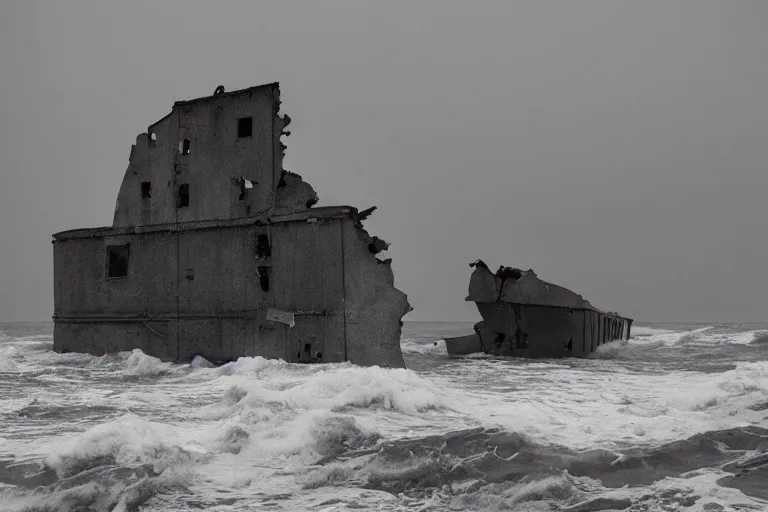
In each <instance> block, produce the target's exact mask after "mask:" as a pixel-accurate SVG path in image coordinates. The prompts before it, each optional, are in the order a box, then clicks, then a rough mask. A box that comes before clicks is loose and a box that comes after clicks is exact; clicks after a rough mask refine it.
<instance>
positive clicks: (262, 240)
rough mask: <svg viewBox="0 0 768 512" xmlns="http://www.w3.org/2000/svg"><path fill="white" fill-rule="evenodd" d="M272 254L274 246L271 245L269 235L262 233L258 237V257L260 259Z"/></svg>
mask: <svg viewBox="0 0 768 512" xmlns="http://www.w3.org/2000/svg"><path fill="white" fill-rule="evenodd" d="M270 256H272V248H271V247H270V246H269V237H268V236H267V235H265V234H261V235H259V236H258V238H257V239H256V257H257V258H258V259H263V258H269V257H270Z"/></svg>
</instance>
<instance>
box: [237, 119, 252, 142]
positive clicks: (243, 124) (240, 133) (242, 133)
mask: <svg viewBox="0 0 768 512" xmlns="http://www.w3.org/2000/svg"><path fill="white" fill-rule="evenodd" d="M251 135H253V118H252V117H241V118H240V119H238V120H237V138H238V139H242V138H243V137H250V136H251Z"/></svg>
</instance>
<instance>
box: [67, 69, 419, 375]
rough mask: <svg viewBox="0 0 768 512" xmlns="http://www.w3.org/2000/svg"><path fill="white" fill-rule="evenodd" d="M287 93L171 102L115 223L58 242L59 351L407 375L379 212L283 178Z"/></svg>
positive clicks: (272, 89) (275, 90)
mask: <svg viewBox="0 0 768 512" xmlns="http://www.w3.org/2000/svg"><path fill="white" fill-rule="evenodd" d="M279 110H280V90H279V86H278V84H277V83H273V84H267V85H262V86H257V87H251V88H249V89H243V90H239V91H233V92H225V91H224V88H223V87H218V88H217V89H216V91H215V93H214V94H213V95H212V96H208V97H204V98H198V99H195V100H190V101H178V102H176V103H174V105H173V109H172V111H171V113H170V114H168V115H167V116H165V117H164V118H162V119H161V120H159V121H158V122H156V123H154V124H152V125H151V126H149V128H148V129H147V132H146V133H142V134H140V135H139V136H138V137H137V138H136V144H135V145H134V146H133V147H132V148H131V155H130V163H129V165H128V169H127V170H126V172H125V177H124V178H123V182H122V185H121V187H120V192H119V195H118V198H117V204H116V206H115V215H114V220H113V223H112V226H111V227H105V228H96V229H79V230H74V231H66V232H63V233H58V234H56V235H54V242H53V243H54V248H53V252H54V286H55V288H54V298H55V311H54V323H55V329H54V348H55V350H57V351H60V352H67V351H76V352H90V353H93V354H104V353H107V352H116V351H123V350H131V349H134V348H139V349H141V350H142V351H144V352H145V353H147V354H150V355H153V356H156V357H159V358H161V359H165V360H175V361H189V360H190V359H191V358H193V357H194V356H196V355H201V356H204V357H206V358H208V359H211V360H215V361H227V360H232V359H236V358H238V357H240V356H263V357H267V358H281V359H284V360H286V361H289V362H340V361H351V362H352V363H355V364H360V365H380V366H389V367H403V366H404V362H403V356H402V353H401V352H400V328H401V325H402V323H401V318H402V317H403V315H405V313H407V312H408V311H409V310H410V306H409V304H408V300H407V298H406V296H405V294H403V293H402V292H400V291H399V290H397V289H395V288H394V276H393V274H392V268H391V266H390V260H381V259H379V258H377V257H376V254H377V253H379V252H381V251H382V250H385V249H386V248H387V246H388V244H387V243H385V242H383V241H382V240H380V239H379V238H377V237H373V236H370V235H369V234H368V233H367V232H366V231H365V230H364V229H363V226H362V221H363V219H364V218H365V217H367V216H368V215H370V213H371V212H372V211H373V209H372V208H369V209H367V210H365V211H363V212H358V211H357V209H356V208H353V207H351V206H328V207H314V205H315V204H316V203H317V201H318V198H317V195H316V194H315V191H314V190H313V188H312V187H311V186H310V185H309V184H307V183H306V182H304V181H303V180H302V178H301V176H299V175H298V174H294V173H292V172H288V171H286V170H284V169H283V154H284V150H285V146H284V145H283V143H282V141H281V137H283V136H287V135H289V132H288V131H286V127H287V126H288V124H289V123H290V119H289V117H288V116H287V115H285V116H281V115H280V113H279Z"/></svg>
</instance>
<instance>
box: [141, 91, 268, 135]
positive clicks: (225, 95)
mask: <svg viewBox="0 0 768 512" xmlns="http://www.w3.org/2000/svg"><path fill="white" fill-rule="evenodd" d="M219 87H223V86H221V85H220V86H218V87H217V88H216V90H218V89H219ZM266 87H272V88H274V89H277V90H278V91H279V90H280V82H270V83H267V84H261V85H253V86H251V87H246V88H245V89H238V90H236V91H229V92H222V93H219V94H216V92H215V91H214V93H213V94H211V95H210V96H200V97H198V98H192V99H191V100H178V101H174V102H173V106H172V107H171V111H170V112H168V113H167V114H166V115H164V116H163V117H161V118H160V119H158V120H157V121H155V122H154V123H152V124H150V125H149V126H148V127H147V133H149V132H151V131H152V128H154V127H155V126H157V125H158V124H160V123H162V122H163V121H165V120H166V119H168V118H169V117H171V116H172V115H173V113H174V112H176V107H183V106H187V105H193V104H195V103H203V102H204V101H206V100H214V99H220V98H231V97H234V96H239V95H241V94H250V93H252V92H253V91H255V90H256V89H262V88H266Z"/></svg>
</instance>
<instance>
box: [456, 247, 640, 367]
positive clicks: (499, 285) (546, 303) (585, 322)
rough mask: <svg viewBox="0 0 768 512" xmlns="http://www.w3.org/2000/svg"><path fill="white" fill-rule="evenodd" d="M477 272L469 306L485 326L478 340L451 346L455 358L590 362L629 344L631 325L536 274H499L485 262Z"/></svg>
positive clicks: (509, 270)
mask: <svg viewBox="0 0 768 512" xmlns="http://www.w3.org/2000/svg"><path fill="white" fill-rule="evenodd" d="M472 266H474V267H475V270H474V272H473V273H472V277H471V278H470V283H469V295H468V296H467V298H466V300H468V301H473V302H475V303H476V304H477V309H478V311H479V312H480V315H481V316H482V318H483V321H482V322H479V323H478V324H476V325H475V333H476V334H475V336H474V337H461V338H455V339H447V340H446V348H447V349H448V352H449V353H451V354H454V355H460V354H466V353H470V352H486V353H489V354H493V355H504V356H519V357H551V358H558V357H585V356H587V355H588V354H590V353H591V352H594V351H595V350H596V349H597V347H599V346H600V345H602V344H604V343H608V342H610V341H614V340H619V339H629V336H630V329H631V326H632V320H631V319H629V318H624V317H622V316H619V315H618V314H615V313H607V312H604V311H600V310H599V309H597V308H595V307H594V306H593V305H592V304H590V303H589V301H587V300H586V299H584V298H583V297H581V296H580V295H577V294H575V293H574V292H572V291H570V290H568V289H566V288H563V287H561V286H557V285H554V284H552V283H547V282H546V281H542V280H541V279H539V278H538V276H537V275H536V273H535V272H533V271H532V270H527V271H521V270H518V269H512V268H509V267H501V268H500V269H499V270H498V271H497V272H496V273H495V274H494V273H492V272H491V271H490V270H489V269H488V267H487V266H486V265H485V263H483V262H482V261H480V260H478V261H477V262H475V263H473V264H472Z"/></svg>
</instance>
